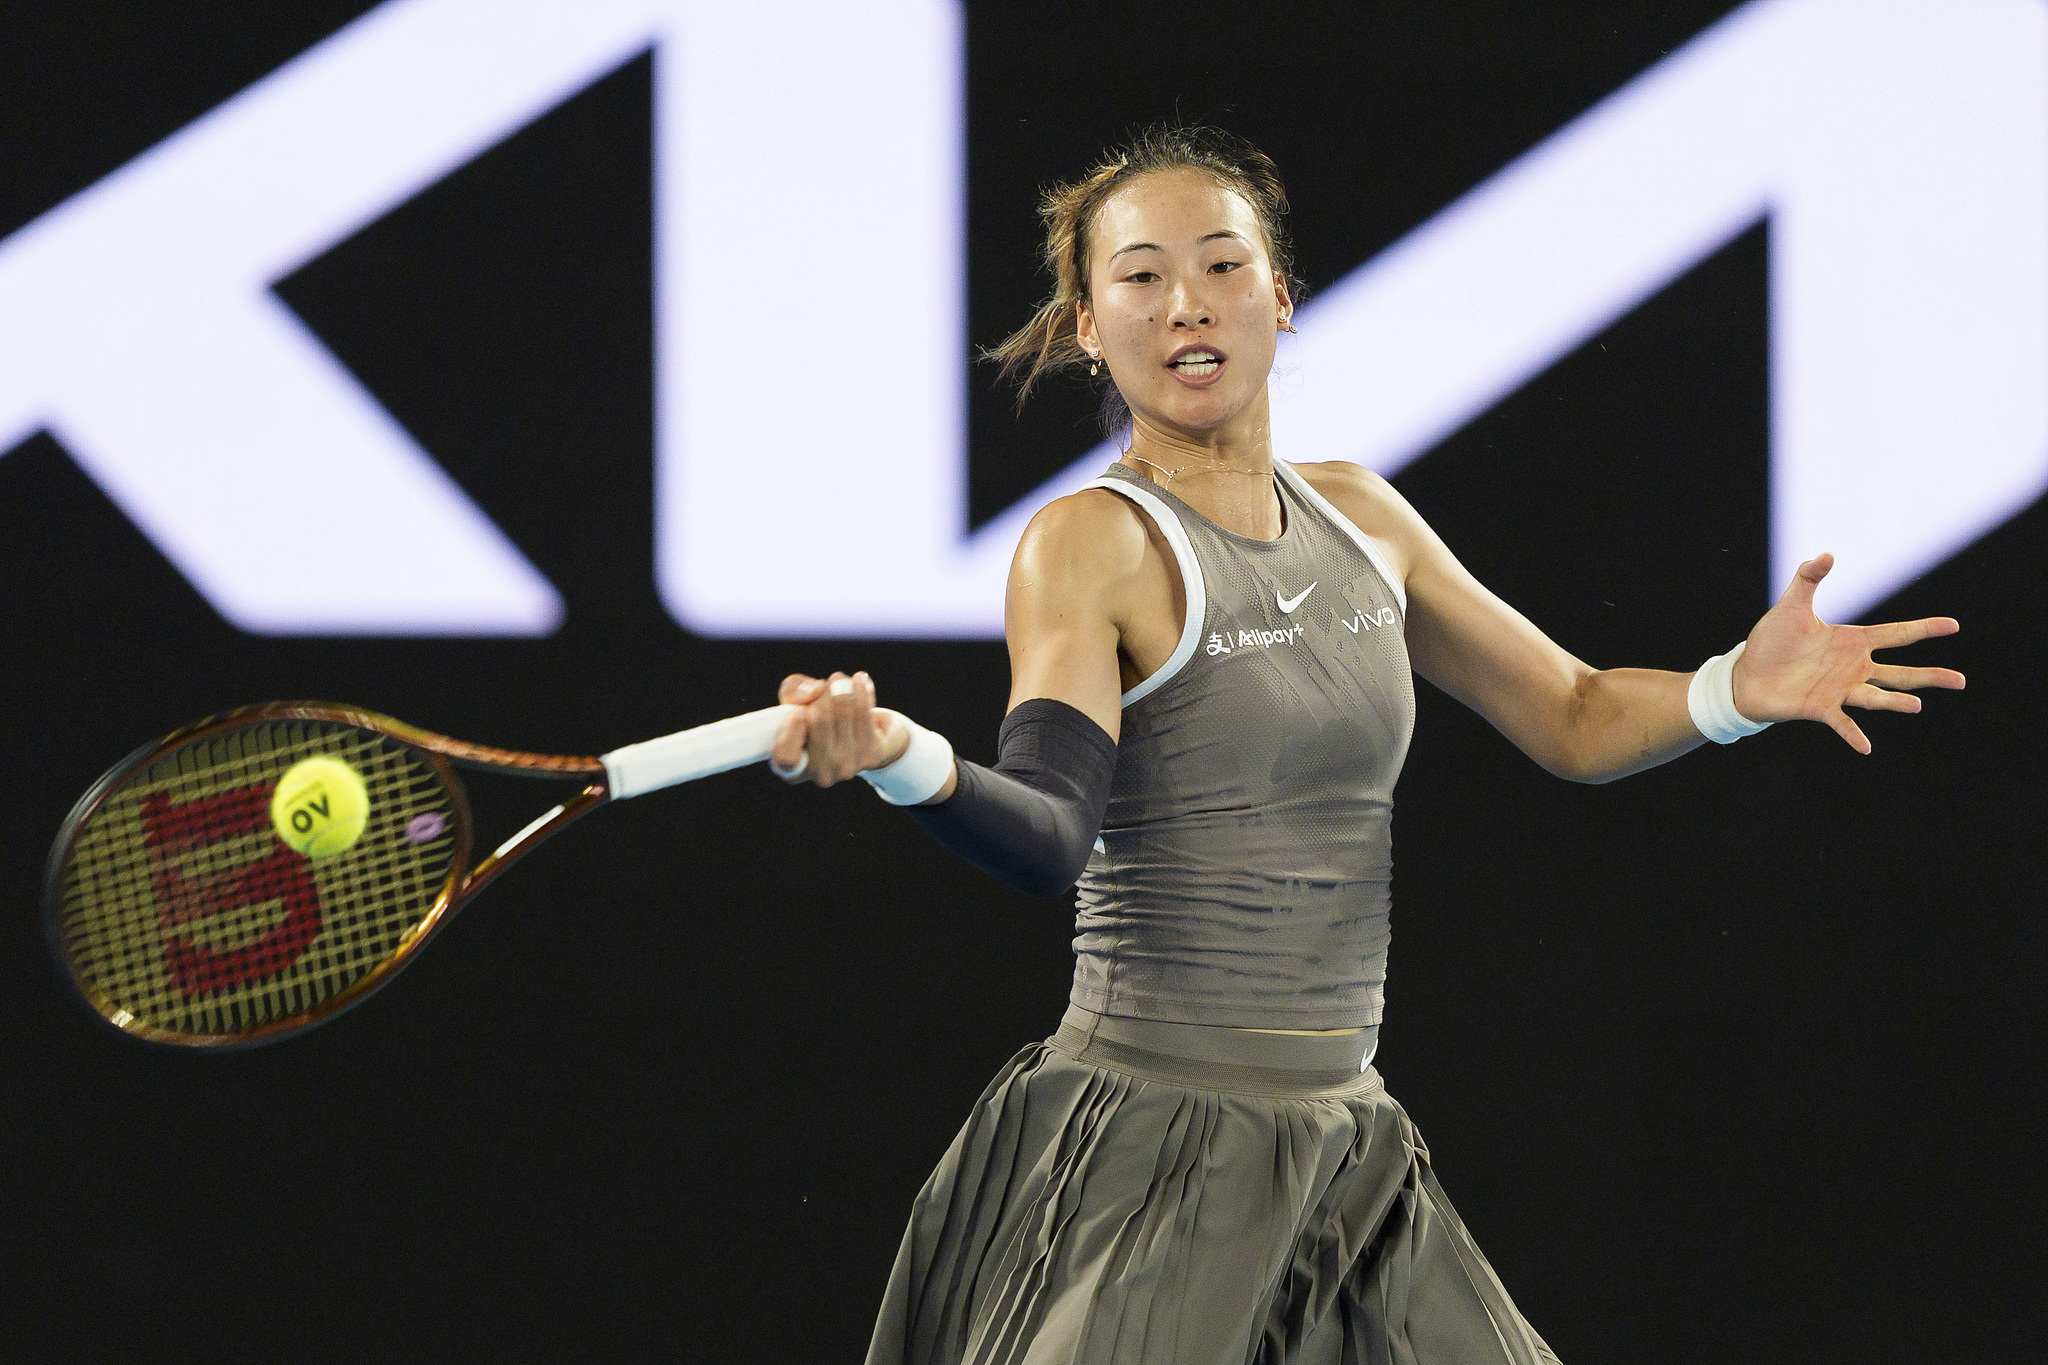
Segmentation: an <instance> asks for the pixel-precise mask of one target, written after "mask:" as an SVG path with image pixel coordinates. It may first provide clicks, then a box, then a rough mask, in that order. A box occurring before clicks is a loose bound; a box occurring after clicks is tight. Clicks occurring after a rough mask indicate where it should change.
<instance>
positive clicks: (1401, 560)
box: [1294, 460, 1430, 578]
mask: <svg viewBox="0 0 2048 1365" xmlns="http://www.w3.org/2000/svg"><path fill="white" fill-rule="evenodd" d="M1294 468H1295V469H1296V471H1298V472H1299V473H1300V475H1301V477H1302V478H1303V479H1305V480H1307V481H1308V486H1309V487H1310V488H1313V489H1315V490H1316V492H1318V493H1320V494H1322V495H1323V497H1324V498H1326V499H1328V500H1329V503H1330V505H1331V506H1332V507H1335V508H1336V509H1337V510H1338V511H1339V512H1342V513H1343V514H1344V515H1345V516H1346V517H1347V518H1349V519H1350V521H1351V524H1352V525H1353V526H1356V527H1357V528H1358V529H1359V530H1361V531H1363V532H1365V534H1367V535H1368V536H1371V537H1372V538H1373V539H1374V540H1375V541H1377V542H1378V543H1379V544H1380V545H1381V546H1383V547H1385V548H1386V549H1387V550H1388V551H1389V552H1390V553H1392V554H1393V555H1394V556H1395V560H1396V567H1397V568H1399V569H1400V570H1401V573H1402V576H1403V577H1404V578H1405V577H1406V576H1407V570H1408V567H1409V565H1410V564H1412V563H1413V562H1414V558H1415V556H1416V554H1417V553H1419V552H1420V551H1422V550H1423V548H1424V547H1425V546H1426V545H1427V543H1428V541H1429V539H1430V533H1429V528H1428V527H1427V526H1426V525H1424V523H1423V520H1422V516H1421V514H1420V513H1418V512H1417V511H1416V510H1415V508H1414V507H1412V506H1411V505H1410V504H1409V502H1408V499H1406V498H1404V497H1402V496H1401V490H1399V489H1398V488H1395V487H1394V485H1392V484H1391V483H1388V482H1387V481H1386V479H1385V478H1383V477H1381V476H1380V475H1379V474H1376V473H1374V472H1373V471H1372V470H1370V469H1367V468H1366V467H1365V466H1363V465H1356V464H1352V463H1351V462H1350V461H1348V460H1325V461H1323V462H1322V463H1320V464H1298V465H1295V466H1294Z"/></svg>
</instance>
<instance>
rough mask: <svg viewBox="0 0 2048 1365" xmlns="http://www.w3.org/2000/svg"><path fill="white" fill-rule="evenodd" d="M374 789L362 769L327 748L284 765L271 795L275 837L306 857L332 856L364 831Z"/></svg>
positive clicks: (341, 850) (272, 822)
mask: <svg viewBox="0 0 2048 1365" xmlns="http://www.w3.org/2000/svg"><path fill="white" fill-rule="evenodd" d="M369 819H370V793H369V791H368V790H367V789H366V788H365V787H364V786H363V779H362V775H361V774H360V773H358V772H357V771H356V770H355V769H354V768H351V767H349V765H348V764H346V763H344V762H342V761H341V760H340V759H338V758H330V757H328V756H326V755H324V754H322V755H320V756H318V757H315V758H302V759H300V760H299V761H298V762H297V763H294V764H292V766H291V767H289V768H287V769H285V773H284V776H283V777H280V778H279V779H278V780H277V791H276V792H275V793H274V794H273V795H272V796H271V798H270V823H271V824H273V825H275V826H277V837H278V838H280V839H282V840H284V841H285V843H286V844H288V845H290V846H291V847H292V848H294V849H297V850H298V851H299V852H301V853H303V854H305V855H306V856H307V857H308V858H332V857H333V856H334V855H335V854H337V853H342V852H345V851H346V850H348V849H349V848H351V847H352V846H354V844H355V841H356V840H358V839H360V838H362V837H363V826H364V825H366V824H368V823H369Z"/></svg>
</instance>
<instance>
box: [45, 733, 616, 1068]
mask: <svg viewBox="0 0 2048 1365" xmlns="http://www.w3.org/2000/svg"><path fill="white" fill-rule="evenodd" d="M294 720H305V721H320V722H326V723H330V724H337V725H348V726H354V727H356V728H358V729H362V730H369V731H372V732H374V733H376V734H380V735H383V736H384V737H386V738H387V739H392V740H395V741H397V742H398V743H400V744H403V745H406V746H407V747H409V748H411V749H413V750H415V751H417V752H418V753H419V754H420V756H421V757H422V758H423V759H424V760H425V761H426V763H427V764H428V766H429V767H431V768H432V769H433V770H434V774H435V776H436V777H438V778H439V779H440V780H441V782H442V784H443V786H445V787H446V789H447V791H448V794H449V804H450V806H451V808H452V810H453V813H454V821H453V823H454V826H455V841H456V842H455V849H454V852H453V854H452V855H451V857H450V860H449V864H448V873H447V876H446V877H445V878H444V879H443V882H442V885H441V889H440V891H439V893H438V894H437V895H436V896H435V899H434V903H433V905H432V906H431V907H430V908H429V909H428V911H427V913H426V914H425V915H424V916H422V917H421V919H420V922H419V924H418V925H417V926H416V927H415V928H414V929H413V930H412V932H411V933H410V934H409V935H408V936H407V938H406V940H405V941H404V942H403V943H401V944H400V945H399V946H398V949H397V950H396V951H395V952H393V953H392V955H391V956H390V957H389V958H387V959H385V960H384V961H383V962H381V963H379V964H378V965H377V966H376V968H375V969H373V970H372V971H370V972H368V973H366V974H365V975H364V976H362V977H361V978H360V979H358V980H356V981H353V982H350V983H349V985H348V986H346V987H345V988H343V989H342V990H340V991H337V992H336V993H335V994H334V995H333V996H331V997H329V998H328V999H326V1000H323V1001H321V1002H320V1003H319V1004H318V1005H316V1006H314V1007H313V1008H312V1009H310V1010H307V1011H306V1012H304V1013H303V1014H294V1015H290V1016H287V1017H286V1018H283V1019H274V1020H271V1021H269V1022H267V1023H263V1024H259V1025H257V1026H255V1027H254V1028H251V1029H248V1030H245V1031H242V1032H237V1033H230V1034H215V1033H180V1032H177V1031H175V1030H169V1029H161V1028H157V1027H156V1026H154V1025H151V1024H148V1023H145V1022H144V1021H142V1020H140V1019H138V1018H136V1017H135V1016H133V1015H131V1014H129V1013H128V1011H126V1010H125V1009H122V1008H121V1007H119V1006H118V1005H115V1004H114V1003H113V1002H112V1001H110V1000H108V999H107V998H106V996H105V995H104V994H103V993H102V992H100V991H99V990H98V989H97V988H95V987H94V986H92V985H91V984H90V983H88V982H87V981H86V980H85V978H84V977H83V976H81V975H80V974H79V971H78V969H77V967H76V965H75V963H74V962H73V960H72V956H71V951H70V949H69V947H68V946H67V945H66V943H65V941H64V932H63V925H62V923H61V914H62V910H63V899H64V877H65V873H66V872H67V871H68V870H69V868H70V866H71V855H72V851H73V849H72V845H73V843H74V841H75V840H76V838H77V835H78V832H79V830H80V829H82V828H83V827H84V825H85V824H86V822H87V821H89V820H91V819H92V817H93V816H94V815H95V814H96V813H97V812H98V811H99V809H100V807H101V806H102V805H104V804H105V802H106V800H107V798H108V797H109V796H110V795H111V794H112V793H113V792H114V791H115V789H116V788H118V787H119V786H120V785H121V784H122V783H123V782H124V781H125V780H126V779H128V778H129V777H131V776H133V775H134V774H135V773H136V772H137V771H139V770H141V769H143V768H147V767H148V766H149V765H150V764H152V763H155V762H157V761H158V760H159V759H161V758H163V757H165V756H166V755H168V754H170V753H171V752H173V751H175V750H177V749H180V748H183V747H184V746H186V745H188V744H193V743H197V742H199V741H202V740H206V739H211V738H213V737H214V736H216V735H219V734H225V733H228V732H230V731H233V730H238V729H243V728H246V727H248V726H250V725H255V724H260V723H264V722H270V721H294ZM457 767H463V768H468V769H471V770H473V771H478V772H490V773H498V774H502V775H507V776H515V777H545V778H553V779H556V780H573V779H576V778H579V777H583V778H594V779H595V780H593V781H591V782H590V783H589V784H588V785H586V786H585V787H584V788H583V790H582V791H580V792H578V793H577V794H576V795H574V796H572V797H570V798H569V799H568V800H566V801H564V802H562V803H561V804H560V805H558V806H556V807H555V808H554V809H552V810H550V811H548V812H546V813H544V814H543V815H541V816H540V817H539V818H538V819H536V820H534V821H533V822H532V823H531V824H529V825H527V826H526V827H525V828H524V829H522V830H520V831H519V832H518V833H517V834H515V835H513V836H512V837H511V838H510V839H507V840H506V841H505V842H504V843H503V844H501V845H499V846H498V848H497V849H496V851H494V852H493V853H491V854H490V856H489V857H487V858H485V859H484V860H483V861H482V862H480V863H478V864H477V865H476V866H475V867H474V868H471V867H470V865H469V860H470V856H471V854H472V852H473V843H474V839H475V831H474V826H473V824H472V819H471V814H470V806H469V793H468V791H467V790H465V789H464V787H463V785H462V781H461V779H460V778H458V777H457V776H456V774H455V769H456V768H457ZM604 779H605V767H604V764H603V762H602V761H601V760H600V759H597V758H588V757H580V756H571V755H561V754H531V753H522V752H520V751H518V750H513V749H494V748H490V747H487V746H485V745H480V744H470V743H467V742H465V741H463V740H459V739H451V738H449V737H448V736H446V735H439V734H435V733H434V732H433V731H431V730H422V729H420V728H419V727H418V726H416V725H408V724H406V723H405V722H404V721H401V720H397V719H394V718H393V717H390V716H386V715H382V714H380V713H378V712H375V711H367V710H364V709H363V708H361V707H357V706H344V705H337V704H334V703H330V702H317V701H300V702H266V703H261V704H258V705H254V706H241V707H237V708H235V709H234V710H231V711H223V712H221V713H220V714H218V715H213V716H208V717H207V718H206V719H204V720H200V721H195V722H194V723H192V724H191V725H187V726H184V727H182V728H180V729H177V730H174V731H172V732H171V733H170V734H168V735H165V736H164V737H163V738H162V739H159V740H152V741H151V742H149V743H147V744H144V745H142V746H141V747H139V748H138V749H136V750H135V751H134V752H133V753H131V754H129V755H128V756H127V757H126V758H124V759H122V760H121V761H120V762H119V763H116V764H115V765H114V766H113V767H111V768H109V769H108V770H107V771H106V772H105V773H103V774H102V775H101V776H100V779H99V780H98V781H97V782H95V783H93V785H92V786H91V787H90V788H88V789H87V790H86V793H85V795H83V796H81V797H80V798H79V799H78V802H77V804H75V805H74V806H73V807H72V808H71V813H70V814H69V815H68V816H66V817H65V819H64V823H63V825H62V826H60V827H59V829H58V831H57V838H56V840H55V841H54V842H53V843H52V845H51V848H50V858H49V863H48V865H47V867H46V868H45V871H44V876H43V928H44V933H45V936H46V938H47V940H48V942H49V945H50V951H51V954H52V955H53V956H54V957H55V958H56V960H57V962H58V964H59V965H60V966H62V968H63V969H64V973H65V975H66V976H67V977H68V978H69V979H70V981H71V984H72V986H73V987H74V988H75V989H76V991H77V993H78V998H79V1001H80V1003H81V1004H82V1005H83V1006H84V1007H86V1008H87V1009H88V1010H89V1011H90V1013H91V1015H92V1017H93V1018H95V1019H97V1020H98V1021H99V1022H100V1023H101V1024H103V1025H105V1026H107V1027H109V1028H111V1029H113V1030H114V1031H116V1032H118V1033H120V1034H122V1035H123V1036H124V1037H128V1038H133V1039H136V1040H138V1041H141V1042H148V1043H157V1044H171V1045H175V1046H180V1047H190V1048H198V1049H203V1050H206V1051H212V1052H222V1051H233V1050H237V1049H240V1048H247V1047H256V1046H260V1045H261V1044H264V1043H268V1042H275V1041H277V1040H278V1039H280V1038H285V1037H289V1036H292V1035H295V1034H299V1033H304V1032H305V1031H306V1030H308V1029H311V1028H314V1027H317V1026H318V1025H320V1024H324V1023H326V1022H327V1021H328V1020H330V1019H332V1018H334V1017H335V1016H336V1015H338V1014H340V1013H342V1012H343V1011H344V1010H347V1009H349V1008H351V1007H352V1006H354V1005H357V1004H360V1003H361V1002H362V1001H363V1000H364V999H365V998H366V997H368V996H369V995H370V994H371V993H372V992H374V991H375V990H377V988H378V987H380V986H382V985H384V984H385V983H386V982H387V981H389V980H390V979H391V978H392V976H394V975H395V974H396V973H397V972H398V970H399V968H401V967H403V966H404V965H405V964H406V963H407V962H409V961H411V960H412V957H413V955H414V954H416V953H417V952H419V950H420V949H421V948H423V947H425V946H426V944H427V941H428V940H429V939H431V938H433V937H434V935H435V934H437V933H439V932H440V931H441V929H442V927H443V926H445V925H446V924H447V923H448V921H449V920H450V919H452V918H453V917H454V915H455V912H456V911H457V910H459V909H461V908H462V907H463V906H464V905H465V904H467V903H468V902H469V901H470V900H471V899H472V898H474V897H475V896H476V895H477V894H478V893H479V892H481V891H482V890H483V889H484V888H485V887H486V886H488V885H489V884H490V883H491V882H493V881H495V880H496V879H497V878H498V876H499V875H500V874H501V873H503V872H504V871H505V869H506V868H508V867H510V866H511V865H512V864H513V863H515V862H517V861H518V860H519V859H520V858H522V857H524V856H525V855H526V854H527V853H529V852H531V851H532V850H533V849H534V848H535V847H537V846H538V845H540V844H541V843H542V842H543V841H544V840H547V839H549V838H552V837H553V836H554V835H555V834H557V833H559V832H560V831H561V830H563V829H565V828H566V827H567V826H569V825H570V824H571V823H573V822H574V821H576V820H578V819H580V818H581V817H583V816H584V815H587V814H589V813H590V812H591V811H593V810H595V809H597V807H599V806H601V805H603V804H604V803H605V802H606V801H607V800H609V799H610V792H609V790H608V789H607V787H606V785H605V780H604Z"/></svg>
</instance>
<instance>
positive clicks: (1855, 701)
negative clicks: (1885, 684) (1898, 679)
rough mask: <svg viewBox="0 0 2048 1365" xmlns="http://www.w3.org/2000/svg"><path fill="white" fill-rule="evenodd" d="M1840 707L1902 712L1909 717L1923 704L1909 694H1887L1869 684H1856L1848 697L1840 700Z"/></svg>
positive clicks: (1882, 689)
mask: <svg viewBox="0 0 2048 1365" xmlns="http://www.w3.org/2000/svg"><path fill="white" fill-rule="evenodd" d="M1842 705H1844V706H1857V707H1861V708H1862V709H1863V710H1865V711H1903V712H1905V713H1906V714H1907V715H1909V716H1910V715H1915V714H1917V713H1918V712H1919V710H1920V708H1921V706H1922V705H1923V703H1922V702H1921V700H1920V699H1919V698H1918V697H1916V696H1914V695H1913V694H1912V693H1911V692H1888V691H1886V690H1885V689H1884V688H1882V687H1872V686H1871V685H1870V684H1869V683H1858V684H1856V686H1854V687H1852V688H1850V689H1849V695H1847V696H1846V697H1843V698H1842Z"/></svg>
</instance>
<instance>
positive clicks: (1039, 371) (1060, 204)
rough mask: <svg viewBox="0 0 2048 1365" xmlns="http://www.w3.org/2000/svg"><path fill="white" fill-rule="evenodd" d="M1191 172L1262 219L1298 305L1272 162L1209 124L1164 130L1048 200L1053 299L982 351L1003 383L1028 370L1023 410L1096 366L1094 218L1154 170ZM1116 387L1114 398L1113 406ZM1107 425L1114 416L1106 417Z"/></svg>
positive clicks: (1277, 270)
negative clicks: (1085, 319) (1058, 377)
mask: <svg viewBox="0 0 2048 1365" xmlns="http://www.w3.org/2000/svg"><path fill="white" fill-rule="evenodd" d="M1172 170H1190V171H1198V172H1200V173H1202V174H1203V175H1207V176H1211V177H1213V178H1214V179H1215V180H1216V182H1217V183H1218V184H1220V185H1222V186H1223V187H1224V188H1225V189H1230V190H1235V191H1236V192H1237V193H1238V194H1240V195H1243V196H1244V199H1245V202H1247V203H1249V204H1250V205H1251V207H1252V212H1253V213H1254V214H1255V215H1257V217H1258V220H1259V227H1260V229H1261V230H1262V231H1263V232H1264V234H1265V237H1266V255H1267V257H1268V258H1269V259H1270V260H1271V261H1272V263H1273V274H1274V275H1275V276H1276V277H1277V278H1279V279H1282V280H1284V281H1286V283H1287V291H1288V295H1289V297H1291V298H1293V299H1294V300H1295V301H1296V302H1297V303H1299V302H1300V299H1301V295H1302V284H1301V281H1300V280H1298V279H1296V278H1295V275H1294V249H1293V244H1292V243H1290V242H1289V241H1288V238H1287V230H1286V227H1285V220H1286V216H1287V189H1286V187H1285V186H1284V185H1282V184H1281V183H1280V171H1279V169H1278V168H1277V167H1275V166H1274V165H1273V160H1272V158H1271V157H1269V156H1267V155H1266V154H1265V153H1264V152H1262V151H1260V150H1259V149H1258V148H1257V147H1254V146H1253V145H1252V144H1251V143H1249V142H1247V141H1245V140H1244V139H1243V138H1241V137H1238V136H1237V135H1236V134H1234V133H1227V132H1224V131H1223V130H1222V129H1220V128H1205V127H1203V126H1201V125H1200V124H1169V123H1155V124H1153V125H1152V126H1151V127H1149V128H1147V129H1145V130H1144V131H1142V132H1140V133H1138V134H1137V135H1136V136H1134V137H1132V138H1130V139H1129V140H1128V141H1126V142H1125V143H1124V144H1123V145H1122V146H1120V147H1115V148H1111V149H1109V150H1108V151H1105V152H1104V153H1103V155H1102V159H1101V160H1100V161H1098V162H1096V164H1095V166H1094V167H1093V168H1092V169H1091V170H1090V171H1089V172H1088V173H1087V174H1086V175H1084V176H1082V177H1081V178H1080V179H1079V180H1074V181H1070V182H1068V183H1066V184H1060V185H1054V186H1052V187H1051V188H1050V189H1047V190H1046V191H1044V193H1042V194H1041V195H1040V196H1039V201H1038V216H1039V217H1040V218H1042V219H1044V220H1045V247H1044V260H1045V266H1046V269H1047V270H1048V271H1050V272H1051V273H1052V277H1053V291H1052V294H1051V295H1050V296H1049V297H1048V298H1047V299H1046V300H1045V301H1044V302H1043V303H1041V304H1039V306H1038V311H1037V312H1036V313H1035V314H1033V315H1032V318H1031V321H1029V322H1027V323H1025V324H1024V325H1023V326H1022V327H1019V328H1018V329H1017V330H1016V331H1014V332H1012V333H1010V335H1009V336H1007V337H1004V338H1003V339H1002V341H1000V342H999V343H997V344H996V345H994V346H991V347H988V348H986V349H985V350H983V351H982V358H983V359H985V360H993V361H996V362H997V363H998V364H999V365H1000V366H1001V367H1002V368H1001V372H1000V373H1001V376H1002V377H1003V378H1005V379H1009V378H1011V377H1012V376H1014V375H1016V374H1017V373H1019V372H1020V371H1021V372H1022V374H1023V379H1022V380H1021V381H1019V383H1018V386H1017V410H1018V411H1019V412H1022V411H1023V410H1024V400H1025V399H1027V398H1029V397H1030V396H1031V390H1032V387H1033V386H1034V385H1035V384H1037V382H1038V379H1039V376H1041V375H1044V374H1048V373H1051V374H1059V373H1062V372H1065V373H1076V372H1078V371H1079V370H1080V369H1081V368H1082V367H1083V366H1085V365H1088V364H1089V363H1091V362H1090V359H1089V356H1088V353H1087V352H1086V351H1084V350H1082V349H1081V343H1080V341H1079V340H1078V339H1077V338H1076V337H1075V333H1074V327H1075V319H1074V305H1075V304H1077V303H1079V302H1082V301H1083V300H1085V299H1087V297H1088V246H1089V241H1088V234H1089V230H1090V229H1091V228H1092V227H1093V226H1094V224H1095V215H1096V213H1097V211H1098V210H1100V209H1101V207H1102V205H1103V204H1104V202H1105V201H1107V200H1108V198H1109V196H1110V195H1112V194H1114V193H1115V192H1116V191H1117V190H1119V189H1121V188H1122V187H1123V186H1125V185H1127V184H1129V183H1130V182H1131V181H1133V180H1135V179H1137V178H1138V177H1139V176H1141V175H1148V174H1150V173H1151V172H1153V171H1172ZM1114 389H1115V386H1114V385H1111V393H1110V394H1106V395H1105V398H1106V399H1109V400H1110V402H1111V403H1112V404H1113V405H1114V406H1115V407H1116V408H1117V409H1118V411H1119V412H1121V411H1122V404H1121V403H1116V402H1115V401H1114ZM1104 416H1105V427H1106V426H1107V425H1108V421H1109V414H1108V412H1107V411H1106V410H1105V415H1104Z"/></svg>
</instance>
